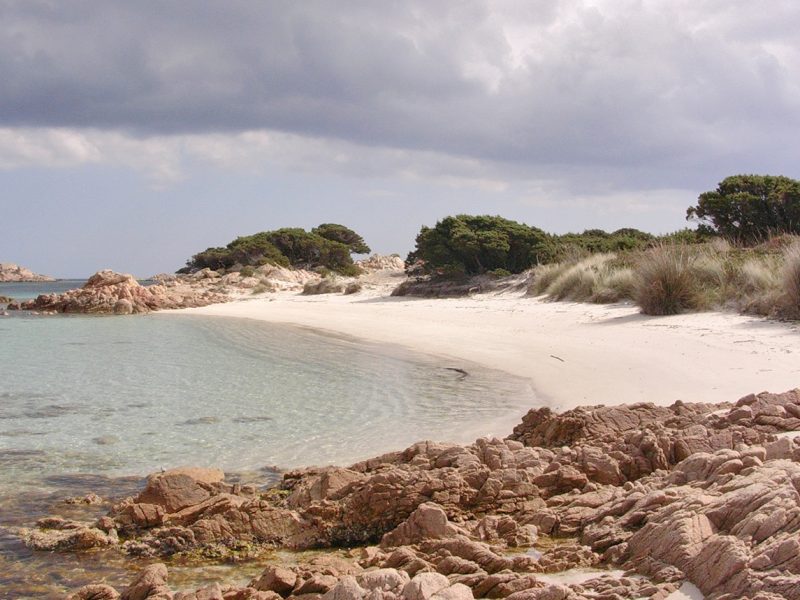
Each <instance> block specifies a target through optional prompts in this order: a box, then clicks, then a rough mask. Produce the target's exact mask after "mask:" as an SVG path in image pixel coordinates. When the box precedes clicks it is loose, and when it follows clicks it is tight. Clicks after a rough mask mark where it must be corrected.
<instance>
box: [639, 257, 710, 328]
mask: <svg viewBox="0 0 800 600" xmlns="http://www.w3.org/2000/svg"><path fill="white" fill-rule="evenodd" d="M694 263H695V258H694V257H693V256H691V254H690V252H689V250H688V249H687V248H685V247H683V246H658V247H655V248H652V249H650V250H648V251H647V252H645V253H644V255H643V256H642V257H641V259H640V260H639V262H638V264H637V265H636V268H635V269H634V277H635V290H634V299H635V301H636V304H637V305H638V306H639V308H641V309H642V312H643V313H644V314H646V315H675V314H679V313H681V312H684V311H686V310H689V309H696V308H698V304H699V298H698V291H699V284H698V279H697V276H696V271H694V270H693V267H694Z"/></svg>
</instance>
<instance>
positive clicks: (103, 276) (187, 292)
mask: <svg viewBox="0 0 800 600" xmlns="http://www.w3.org/2000/svg"><path fill="white" fill-rule="evenodd" d="M227 300H228V297H227V296H226V295H224V294H221V293H219V292H214V291H210V290H208V289H207V288H204V287H202V286H192V285H176V286H167V285H164V284H158V285H152V286H143V285H141V284H140V283H139V282H138V281H136V278H135V277H133V275H127V274H123V273H115V272H114V271H109V270H105V271H99V272H97V273H95V274H94V275H92V276H91V277H90V278H89V280H88V281H87V282H86V284H85V285H84V286H83V287H82V288H79V289H75V290H69V291H67V292H64V293H62V294H42V295H40V296H39V297H37V298H36V299H35V300H30V301H27V302H22V303H21V304H19V305H17V304H10V305H9V307H8V308H9V309H22V310H33V311H39V312H57V313H98V314H117V315H130V314H139V313H148V312H151V311H154V310H164V309H170V308H188V307H194V306H206V305H208V304H214V303H217V302H225V301H227Z"/></svg>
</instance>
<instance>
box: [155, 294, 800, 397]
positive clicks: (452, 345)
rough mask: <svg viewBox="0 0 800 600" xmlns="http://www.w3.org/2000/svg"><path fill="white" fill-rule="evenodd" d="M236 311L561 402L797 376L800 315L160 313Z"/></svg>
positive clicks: (361, 302)
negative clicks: (791, 319)
mask: <svg viewBox="0 0 800 600" xmlns="http://www.w3.org/2000/svg"><path fill="white" fill-rule="evenodd" d="M170 313H172V314H195V315H204V316H217V317H236V318H244V319H253V320H258V321H265V322H271V323H281V324H289V325H294V326H298V327H303V328H310V329H313V330H316V331H317V332H321V333H327V334H330V333H333V334H336V335H345V336H349V337H353V338H357V339H362V340H366V341H370V342H377V343H387V344H394V345H398V346H401V347H404V348H406V349H409V350H412V351H415V352H421V353H424V354H428V355H434V356H438V357H440V358H444V359H453V360H465V361H469V362H473V363H476V364H479V365H482V366H484V367H486V368H489V369H493V370H498V371H503V372H506V373H509V374H511V375H514V376H516V377H523V378H526V379H529V380H530V381H531V383H532V388H533V390H534V392H535V396H536V398H537V399H538V400H539V401H540V402H541V403H542V404H543V405H546V406H550V407H551V408H553V409H555V410H556V411H563V410H568V409H570V408H574V407H576V406H580V405H598V404H605V405H619V404H631V403H638V402H653V403H655V404H659V405H668V404H672V403H673V402H675V401H676V400H681V401H684V402H732V401H735V400H736V399H737V398H740V397H742V396H744V395H745V394H749V393H758V392H761V391H765V390H769V391H784V390H789V389H793V388H795V387H797V386H798V383H800V361H799V360H798V356H800V330H798V327H797V326H796V325H788V324H785V323H779V322H772V321H768V320H766V319H762V318H756V317H748V316H742V315H738V314H733V313H718V312H706V313H689V314H683V315H676V316H669V317H648V316H645V315H641V314H639V312H638V309H637V308H636V307H634V306H627V305H620V304H616V305H598V304H579V303H564V302H545V301H542V300H538V299H535V298H530V297H525V296H522V295H519V294H518V293H516V294H509V293H506V294H483V295H476V296H471V297H467V298H454V299H417V298H396V297H388V296H384V295H378V294H376V293H372V294H359V295H351V296H343V295H321V296H302V295H300V294H297V293H295V292H279V293H273V294H269V295H266V296H262V297H258V298H247V299H240V300H234V301H233V302H229V303H225V304H213V305H209V306H206V307H202V308H190V309H181V310H177V311H163V312H162V313H159V314H170Z"/></svg>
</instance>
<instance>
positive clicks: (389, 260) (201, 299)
mask: <svg viewBox="0 0 800 600" xmlns="http://www.w3.org/2000/svg"><path fill="white" fill-rule="evenodd" d="M358 265H359V268H361V270H362V273H363V274H364V275H369V274H374V273H378V272H383V271H391V272H392V273H402V272H403V270H402V265H403V262H402V260H401V259H400V258H398V257H395V256H388V257H386V256H379V255H373V256H371V257H370V258H368V259H365V260H363V261H359V263H358ZM10 266H11V267H16V265H10ZM28 273H29V272H28ZM31 275H32V274H31ZM37 277H39V276H37ZM152 279H153V280H154V281H155V282H156V284H155V285H150V286H143V285H141V284H140V283H139V282H138V281H137V280H136V278H135V277H134V276H133V275H130V274H126V273H117V272H114V271H111V270H108V269H106V270H103V271H98V272H97V273H95V274H94V275H92V276H91V277H90V278H89V279H88V281H87V282H86V284H85V285H84V286H83V287H81V288H78V289H74V290H69V291H66V292H63V293H61V294H41V295H39V296H38V297H37V298H35V299H33V300H27V301H24V302H14V301H13V300H11V299H10V298H7V299H6V300H7V301H8V310H27V311H35V312H37V313H43V314H57V313H80V314H114V315H130V314H143V313H149V312H152V311H158V310H171V309H180V308H198V307H202V306H208V305H209V304H219V303H223V302H228V301H230V300H233V299H236V298H241V297H242V296H243V295H244V294H251V295H252V294H263V293H266V292H281V291H304V290H305V289H307V288H308V287H309V286H314V285H319V284H320V282H323V283H324V282H327V281H333V280H332V279H331V280H328V279H326V278H323V277H322V276H321V275H320V274H319V273H314V272H311V271H305V270H302V269H291V268H286V267H280V266H276V265H263V266H261V267H258V268H256V269H251V272H249V273H245V272H240V271H233V272H230V273H226V274H220V273H218V272H217V271H212V270H211V269H201V270H199V271H196V272H194V273H191V274H188V275H171V274H160V275H155V276H154V277H153V278H152ZM0 281H2V280H0ZM25 281H28V280H25ZM29 281H53V280H51V279H49V278H44V279H30V280H29ZM361 281H362V279H358V278H344V279H341V281H339V280H337V281H336V286H339V287H340V288H341V289H339V287H336V286H334V287H335V290H336V291H339V292H341V291H344V290H345V288H347V290H348V293H352V291H355V292H358V291H360V290H361V286H362V283H361ZM342 282H344V283H342ZM357 282H358V283H357ZM348 284H350V286H351V287H347V285H348ZM351 290H352V291H351ZM331 291H332V290H326V291H325V292H323V293H330V292H331ZM318 293H319V292H318Z"/></svg>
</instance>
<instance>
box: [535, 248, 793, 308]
mask: <svg viewBox="0 0 800 600" xmlns="http://www.w3.org/2000/svg"><path fill="white" fill-rule="evenodd" d="M529 277H530V280H529V284H528V295H531V296H545V297H546V298H547V299H550V300H565V301H573V302H595V303H612V302H620V301H623V300H633V301H634V302H635V303H636V304H637V305H638V306H639V307H640V308H641V310H642V312H643V313H645V314H649V315H670V314H676V313H680V312H686V311H696V310H708V309H729V310H736V311H740V312H745V313H752V314H758V315H763V316H770V317H778V318H786V319H800V238H798V237H797V236H781V238H780V239H775V240H767V241H765V242H764V243H762V244H760V245H759V246H757V247H751V248H742V247H738V246H734V245H732V244H730V243H729V242H727V241H724V240H721V239H715V240H712V241H711V242H709V243H706V244H691V245H686V244H680V243H670V244H662V245H659V246H655V247H651V248H649V249H647V250H636V251H630V252H622V253H620V254H613V253H598V254H591V255H586V254H581V255H579V254H575V255H572V256H570V257H569V258H568V259H566V260H564V261H562V262H559V263H552V264H546V265H539V266H537V267H535V268H534V269H532V270H531V271H530V274H529Z"/></svg>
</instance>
